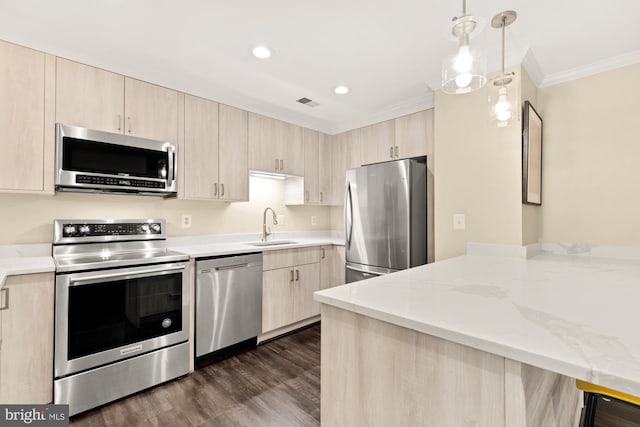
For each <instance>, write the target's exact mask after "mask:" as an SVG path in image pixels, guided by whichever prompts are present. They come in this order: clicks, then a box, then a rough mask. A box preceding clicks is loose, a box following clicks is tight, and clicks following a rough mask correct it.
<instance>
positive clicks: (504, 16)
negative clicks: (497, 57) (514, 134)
mask: <svg viewBox="0 0 640 427" xmlns="http://www.w3.org/2000/svg"><path fill="white" fill-rule="evenodd" d="M517 17H518V14H517V13H516V12H515V11H513V10H506V11H504V12H500V13H499V14H497V15H496V16H494V17H493V19H492V20H491V26H492V27H493V28H500V29H501V31H502V71H501V73H500V74H499V75H498V76H497V77H496V78H495V79H493V86H494V87H497V88H498V96H497V99H496V101H495V103H493V105H492V107H491V110H492V115H493V116H494V117H495V120H497V122H498V126H499V127H502V126H506V125H507V123H508V122H509V121H510V120H511V119H512V118H513V116H514V107H515V106H514V104H515V103H514V102H512V101H510V99H509V93H508V89H507V87H508V86H509V85H510V84H511V82H512V81H513V76H514V73H505V72H504V32H505V31H504V30H505V28H506V27H508V26H509V25H511V24H513V22H514V21H515V20H516V18H517Z"/></svg>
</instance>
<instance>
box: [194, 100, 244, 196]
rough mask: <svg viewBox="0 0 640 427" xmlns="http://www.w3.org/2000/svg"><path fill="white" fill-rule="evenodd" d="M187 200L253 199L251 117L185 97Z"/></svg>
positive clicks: (221, 106)
mask: <svg viewBox="0 0 640 427" xmlns="http://www.w3.org/2000/svg"><path fill="white" fill-rule="evenodd" d="M184 116H185V117H184V118H185V129H184V150H183V152H184V157H185V161H184V181H185V184H184V198H185V199H192V200H193V199H206V200H225V201H239V200H248V198H249V175H248V173H249V172H248V169H247V113H246V111H242V110H239V109H237V108H233V107H229V106H227V105H223V104H218V103H217V102H213V101H209V100H207V99H203V98H199V97H197V96H192V95H185V113H184Z"/></svg>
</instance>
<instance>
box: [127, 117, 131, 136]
mask: <svg viewBox="0 0 640 427" xmlns="http://www.w3.org/2000/svg"><path fill="white" fill-rule="evenodd" d="M127 125H128V126H129V130H128V131H127V132H129V133H131V116H129V117H127Z"/></svg>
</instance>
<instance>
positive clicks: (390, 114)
mask: <svg viewBox="0 0 640 427" xmlns="http://www.w3.org/2000/svg"><path fill="white" fill-rule="evenodd" d="M434 99H435V98H434V92H433V91H432V90H427V91H426V92H425V93H423V94H421V95H419V96H416V97H413V98H411V99H409V100H405V101H403V102H401V103H398V104H395V105H391V106H389V107H388V108H386V109H384V110H383V111H380V112H378V113H376V114H373V115H368V116H367V117H359V118H356V119H354V120H347V121H344V122H341V123H337V124H336V125H335V126H334V127H333V129H332V131H331V132H329V134H331V135H336V134H338V133H342V132H347V131H350V130H353V129H358V128H361V127H364V126H368V125H372V124H375V123H380V122H384V121H386V120H391V119H396V118H398V117H402V116H406V115H408V114H413V113H417V112H418V111H422V110H428V109H429V108H433V106H434Z"/></svg>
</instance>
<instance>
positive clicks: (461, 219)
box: [453, 214, 467, 230]
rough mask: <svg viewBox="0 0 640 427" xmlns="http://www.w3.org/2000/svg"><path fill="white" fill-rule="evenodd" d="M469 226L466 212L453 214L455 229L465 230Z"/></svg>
mask: <svg viewBox="0 0 640 427" xmlns="http://www.w3.org/2000/svg"><path fill="white" fill-rule="evenodd" d="M466 227H467V225H466V221H465V216H464V214H453V229H454V230H464V229H465V228H466Z"/></svg>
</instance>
